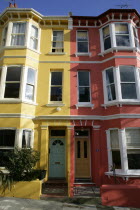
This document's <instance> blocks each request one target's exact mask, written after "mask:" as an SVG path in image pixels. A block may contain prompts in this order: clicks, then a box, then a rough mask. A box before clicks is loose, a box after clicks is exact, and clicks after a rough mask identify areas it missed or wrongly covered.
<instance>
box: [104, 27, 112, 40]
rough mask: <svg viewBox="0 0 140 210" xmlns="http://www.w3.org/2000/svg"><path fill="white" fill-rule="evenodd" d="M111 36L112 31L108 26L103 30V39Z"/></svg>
mask: <svg viewBox="0 0 140 210" xmlns="http://www.w3.org/2000/svg"><path fill="white" fill-rule="evenodd" d="M109 35H110V31H109V26H106V27H105V28H103V37H104V38H105V37H107V36H109Z"/></svg>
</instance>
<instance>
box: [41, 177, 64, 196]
mask: <svg viewBox="0 0 140 210" xmlns="http://www.w3.org/2000/svg"><path fill="white" fill-rule="evenodd" d="M67 196H68V185H67V183H66V181H65V180H48V181H47V182H45V183H43V185H42V196H41V198H43V197H67Z"/></svg>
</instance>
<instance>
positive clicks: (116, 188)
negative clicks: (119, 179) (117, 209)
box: [101, 184, 140, 208]
mask: <svg viewBox="0 0 140 210" xmlns="http://www.w3.org/2000/svg"><path fill="white" fill-rule="evenodd" d="M101 199H102V205H105V206H124V207H135V208H140V185H132V184H129V185H128V184H125V185H124V184H122V185H102V186H101Z"/></svg>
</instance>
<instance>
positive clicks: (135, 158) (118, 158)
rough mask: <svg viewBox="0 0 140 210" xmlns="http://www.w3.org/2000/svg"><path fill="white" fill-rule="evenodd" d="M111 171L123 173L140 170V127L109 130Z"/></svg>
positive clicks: (134, 172) (108, 141) (132, 172)
mask: <svg viewBox="0 0 140 210" xmlns="http://www.w3.org/2000/svg"><path fill="white" fill-rule="evenodd" d="M107 143H108V162H109V171H112V168H114V169H115V170H116V172H119V173H122V174H126V175H127V174H128V175H129V174H132V175H133V174H137V173H139V172H140V128H125V129H110V130H108V131H107Z"/></svg>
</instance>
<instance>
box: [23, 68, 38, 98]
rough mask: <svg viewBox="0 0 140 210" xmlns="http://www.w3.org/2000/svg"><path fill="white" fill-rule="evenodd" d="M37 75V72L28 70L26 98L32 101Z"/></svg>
mask: <svg viewBox="0 0 140 210" xmlns="http://www.w3.org/2000/svg"><path fill="white" fill-rule="evenodd" d="M35 74H36V72H35V70H33V69H31V68H28V73H27V83H26V91H25V98H26V99H28V100H31V101H34V92H35Z"/></svg>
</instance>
